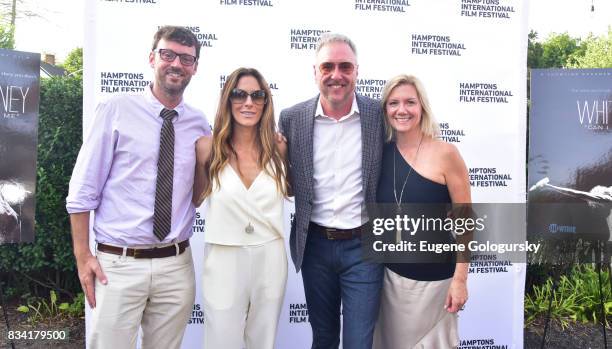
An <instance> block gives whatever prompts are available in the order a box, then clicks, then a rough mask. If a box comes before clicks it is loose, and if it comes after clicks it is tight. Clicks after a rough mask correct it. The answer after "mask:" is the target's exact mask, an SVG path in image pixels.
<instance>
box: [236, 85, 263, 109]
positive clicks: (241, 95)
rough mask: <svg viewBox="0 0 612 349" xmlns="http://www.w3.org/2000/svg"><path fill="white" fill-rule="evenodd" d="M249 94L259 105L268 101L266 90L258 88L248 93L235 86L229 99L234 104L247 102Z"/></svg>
mask: <svg viewBox="0 0 612 349" xmlns="http://www.w3.org/2000/svg"><path fill="white" fill-rule="evenodd" d="M249 96H251V101H253V103H255V104H258V105H262V104H266V102H267V101H268V100H267V98H266V91H264V90H257V91H253V92H251V93H248V92H247V91H245V90H241V89H239V88H235V89H233V90H232V92H230V95H229V100H230V102H232V103H234V104H242V103H244V102H246V100H247V97H249Z"/></svg>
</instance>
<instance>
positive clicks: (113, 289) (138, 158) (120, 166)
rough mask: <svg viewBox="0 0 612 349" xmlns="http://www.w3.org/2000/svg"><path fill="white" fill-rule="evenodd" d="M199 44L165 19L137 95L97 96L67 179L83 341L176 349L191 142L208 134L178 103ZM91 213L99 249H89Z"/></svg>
mask: <svg viewBox="0 0 612 349" xmlns="http://www.w3.org/2000/svg"><path fill="white" fill-rule="evenodd" d="M199 54H200V44H199V42H198V40H197V38H196V36H195V35H194V34H193V33H192V32H190V31H189V30H188V29H185V28H182V27H173V26H165V27H161V28H160V29H159V30H158V31H157V33H156V34H155V36H154V40H153V48H152V51H151V53H150V54H149V64H150V66H151V68H153V72H154V81H153V83H152V84H151V85H150V86H149V87H147V88H145V90H144V91H143V92H142V93H139V94H131V95H114V96H112V97H111V98H109V99H108V100H106V101H104V102H102V103H100V104H99V105H98V107H97V108H96V115H95V118H94V121H93V125H92V127H91V128H90V130H89V133H88V134H87V135H86V136H85V137H84V142H83V146H82V147H81V150H80V152H79V156H78V158H77V162H76V164H75V167H74V171H73V173H72V178H71V180H70V188H69V193H68V197H67V198H66V202H67V204H66V208H67V210H68V213H70V221H71V224H72V238H73V245H74V255H75V257H76V261H77V268H78V273H79V279H80V281H81V286H82V288H83V291H84V292H85V296H86V298H87V302H88V303H89V305H90V306H91V307H92V308H93V310H92V317H91V319H92V320H91V324H90V328H91V332H90V334H89V336H88V338H87V342H88V346H89V348H112V349H122V348H130V349H132V348H135V347H136V336H137V333H138V328H139V327H142V335H143V336H142V347H143V348H179V347H180V345H181V341H182V338H183V333H184V331H185V327H186V325H187V322H188V320H189V317H190V315H191V310H192V307H193V302H194V296H195V279H194V268H193V261H192V257H191V249H190V248H189V238H190V237H191V235H192V224H193V219H194V215H195V207H194V205H193V203H192V202H191V199H192V195H193V181H194V171H195V147H194V144H195V142H196V140H197V139H198V138H199V137H201V136H204V135H209V134H210V125H209V124H208V122H207V121H206V118H205V117H204V115H203V114H202V112H200V111H199V110H197V109H195V108H193V107H191V106H189V105H187V104H186V103H185V102H184V101H183V91H184V90H185V88H186V87H187V85H188V84H189V81H190V80H191V77H192V76H193V75H194V74H195V73H196V70H197V67H198V57H199ZM90 211H94V212H95V218H94V220H93V232H94V234H95V239H96V253H95V255H93V254H92V253H91V251H90V249H89V221H90V220H89V218H90V217H89V216H90Z"/></svg>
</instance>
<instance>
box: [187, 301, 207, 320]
mask: <svg viewBox="0 0 612 349" xmlns="http://www.w3.org/2000/svg"><path fill="white" fill-rule="evenodd" d="M187 324H189V325H192V324H193V325H202V324H204V310H203V309H202V306H201V305H200V304H199V303H196V304H194V305H193V308H192V309H191V317H190V318H189V321H188V322H187Z"/></svg>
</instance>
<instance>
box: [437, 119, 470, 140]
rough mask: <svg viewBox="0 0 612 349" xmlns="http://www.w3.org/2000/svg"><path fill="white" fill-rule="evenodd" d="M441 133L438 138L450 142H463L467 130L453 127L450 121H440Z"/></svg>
mask: <svg viewBox="0 0 612 349" xmlns="http://www.w3.org/2000/svg"><path fill="white" fill-rule="evenodd" d="M439 127H440V135H439V136H438V139H441V140H443V141H445V142H448V143H461V140H462V139H463V137H465V131H464V130H463V129H462V128H452V127H451V126H450V124H449V123H448V122H441V123H439Z"/></svg>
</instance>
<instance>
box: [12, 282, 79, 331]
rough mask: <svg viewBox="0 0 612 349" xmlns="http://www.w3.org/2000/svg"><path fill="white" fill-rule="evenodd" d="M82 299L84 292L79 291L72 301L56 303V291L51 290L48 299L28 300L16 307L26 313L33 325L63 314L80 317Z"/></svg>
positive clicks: (63, 315)
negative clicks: (25, 303)
mask: <svg viewBox="0 0 612 349" xmlns="http://www.w3.org/2000/svg"><path fill="white" fill-rule="evenodd" d="M84 299H85V297H84V294H83V293H82V292H81V293H79V295H78V296H77V297H75V298H74V299H73V302H72V303H58V298H57V293H55V291H53V290H51V291H50V292H49V299H48V300H47V299H45V298H38V299H34V300H30V301H28V303H27V305H20V306H19V307H17V311H19V312H20V313H23V314H27V315H28V322H29V323H30V324H33V325H35V324H37V323H39V322H41V321H51V320H55V319H57V318H61V317H65V316H69V317H82V316H83V315H84V309H85V303H84Z"/></svg>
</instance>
